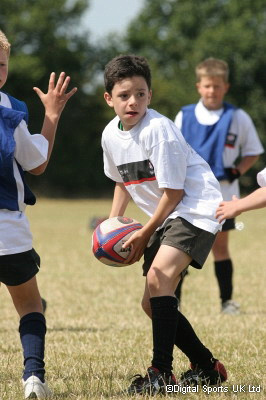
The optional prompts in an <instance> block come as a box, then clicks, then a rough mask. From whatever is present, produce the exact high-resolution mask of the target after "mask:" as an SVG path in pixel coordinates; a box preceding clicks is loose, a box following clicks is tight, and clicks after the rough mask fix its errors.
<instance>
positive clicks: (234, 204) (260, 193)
mask: <svg viewBox="0 0 266 400" xmlns="http://www.w3.org/2000/svg"><path fill="white" fill-rule="evenodd" d="M263 207H266V187H263V188H259V189H257V190H255V191H254V192H253V193H251V194H250V195H248V196H246V197H243V198H242V199H238V198H236V197H235V196H234V197H233V200H232V201H223V202H222V203H221V204H220V205H219V207H218V208H217V211H216V218H217V219H218V221H219V222H222V221H224V220H225V219H228V218H234V217H237V216H238V215H240V214H241V213H242V212H244V211H249V210H255V209H258V208H263Z"/></svg>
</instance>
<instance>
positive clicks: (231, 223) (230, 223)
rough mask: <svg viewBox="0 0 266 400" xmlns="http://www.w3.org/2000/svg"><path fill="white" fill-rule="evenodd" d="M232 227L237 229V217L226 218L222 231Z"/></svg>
mask: <svg viewBox="0 0 266 400" xmlns="http://www.w3.org/2000/svg"><path fill="white" fill-rule="evenodd" d="M231 229H235V218H229V219H226V220H225V223H224V224H223V225H222V232H226V231H230V230H231Z"/></svg>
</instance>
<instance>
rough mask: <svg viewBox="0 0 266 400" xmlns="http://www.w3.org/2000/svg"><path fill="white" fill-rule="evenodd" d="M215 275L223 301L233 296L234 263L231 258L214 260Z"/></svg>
mask: <svg viewBox="0 0 266 400" xmlns="http://www.w3.org/2000/svg"><path fill="white" fill-rule="evenodd" d="M214 268H215V275H216V277H217V280H218V285H219V289H220V298H221V300H222V303H224V302H225V301H227V300H230V299H231V298H232V293H233V264H232V261H231V259H230V258H229V259H227V260H222V261H215V262H214Z"/></svg>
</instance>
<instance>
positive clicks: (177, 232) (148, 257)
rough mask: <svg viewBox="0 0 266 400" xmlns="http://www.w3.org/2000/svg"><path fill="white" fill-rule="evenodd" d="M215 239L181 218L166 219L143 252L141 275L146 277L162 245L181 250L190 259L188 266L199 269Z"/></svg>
mask: <svg viewBox="0 0 266 400" xmlns="http://www.w3.org/2000/svg"><path fill="white" fill-rule="evenodd" d="M215 237H216V235H214V234H212V233H210V232H207V231H205V230H203V229H200V228H197V227H196V226H194V225H192V224H191V223H190V222H188V221H186V220H185V219H183V218H181V217H177V218H175V219H168V220H167V221H166V224H165V225H164V227H163V228H162V229H160V230H159V231H155V232H154V234H153V235H152V236H151V238H150V240H149V243H148V245H147V247H146V249H145V251H144V263H143V266H142V268H143V275H144V276H146V275H147V273H148V271H149V269H150V266H151V264H152V262H153V260H154V257H155V256H156V253H157V251H158V250H159V247H160V246H161V245H162V244H165V245H168V246H171V247H175V248H177V249H179V250H182V251H183V252H184V253H186V254H188V255H189V256H190V257H191V258H192V261H191V262H190V265H191V266H192V267H194V268H198V269H201V268H202V266H203V264H204V262H205V261H206V258H207V257H208V255H209V253H210V251H211V248H212V245H213V243H214V240H215ZM184 273H186V271H184Z"/></svg>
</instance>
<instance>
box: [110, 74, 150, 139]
mask: <svg viewBox="0 0 266 400" xmlns="http://www.w3.org/2000/svg"><path fill="white" fill-rule="evenodd" d="M104 98H105V100H106V102H107V104H108V105H109V106H110V107H113V108H114V110H115V113H116V114H117V115H118V116H119V118H120V120H121V122H122V125H123V128H124V130H125V131H129V130H130V129H132V128H133V126H135V125H136V124H137V123H138V122H139V121H140V120H141V118H142V117H143V116H144V114H145V112H146V109H147V106H148V105H149V104H150V101H151V90H149V88H148V85H147V82H146V81H145V79H144V78H143V77H142V76H132V77H130V78H125V79H122V80H121V81H118V82H116V83H115V85H114V87H113V90H112V93H111V94H109V93H107V92H105V93H104Z"/></svg>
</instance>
